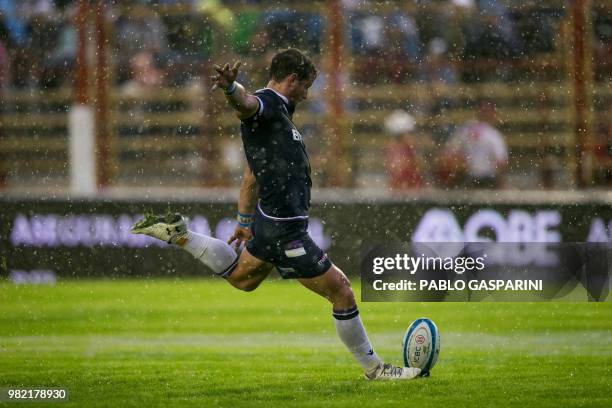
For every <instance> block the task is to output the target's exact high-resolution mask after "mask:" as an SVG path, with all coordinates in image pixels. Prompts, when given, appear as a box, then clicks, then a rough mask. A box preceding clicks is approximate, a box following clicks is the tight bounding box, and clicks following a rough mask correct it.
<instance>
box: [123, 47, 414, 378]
mask: <svg viewBox="0 0 612 408" xmlns="http://www.w3.org/2000/svg"><path fill="white" fill-rule="evenodd" d="M239 68H240V62H236V63H235V64H234V65H233V66H232V67H230V65H229V64H225V66H224V67H220V66H217V65H216V66H215V71H216V74H215V75H214V76H213V77H212V80H213V83H214V85H215V87H218V88H220V89H222V90H223V91H224V92H225V97H226V98H227V102H228V103H229V104H230V105H231V107H232V108H233V109H234V110H235V112H236V115H237V116H238V118H239V119H240V121H241V134H242V141H243V144H244V151H245V154H246V159H247V162H248V166H245V167H246V170H245V172H244V177H243V180H242V184H241V186H240V196H239V200H238V214H237V220H238V225H237V227H236V230H235V232H234V234H233V236H232V237H231V238H230V240H229V241H228V242H227V243H225V242H223V241H221V240H218V239H215V238H213V237H209V236H204V235H201V234H197V233H195V232H192V231H188V230H187V228H186V223H185V219H184V218H183V217H182V216H181V215H180V214H170V215H168V216H154V215H148V216H146V217H145V219H144V220H142V221H140V222H138V223H136V224H135V225H134V226H133V228H132V232H133V233H136V234H146V235H149V236H152V237H155V238H158V239H162V240H164V241H167V242H169V243H171V244H175V245H177V246H179V247H181V248H184V249H185V250H187V251H189V252H190V253H191V254H192V255H193V256H194V257H195V258H197V259H198V260H199V261H201V262H202V263H203V264H205V265H206V266H208V267H209V268H210V269H212V271H213V272H214V273H215V274H217V275H219V276H221V277H223V278H225V279H226V280H227V281H228V282H229V283H230V284H232V285H233V286H235V287H236V288H238V289H241V290H243V291H252V290H255V289H256V288H257V287H258V286H259V284H260V283H261V282H262V281H263V280H264V279H266V277H267V276H268V275H269V274H270V272H271V271H272V269H273V267H275V268H276V270H277V271H278V273H279V274H280V275H281V277H283V278H284V279H297V280H298V281H299V282H300V283H301V284H302V285H304V286H305V287H306V288H308V289H310V290H312V291H314V292H316V293H318V294H319V295H321V296H323V297H325V298H326V299H328V300H329V301H330V302H331V304H332V315H333V320H334V323H335V326H336V331H337V333H338V336H339V337H340V340H341V341H342V342H343V343H344V344H345V345H346V347H347V348H348V349H349V351H350V352H351V353H352V355H353V356H354V357H355V359H356V360H357V361H358V362H359V364H360V365H361V367H362V369H363V370H364V372H365V376H366V378H368V379H378V380H401V379H412V378H415V377H417V376H418V374H419V373H420V369H418V368H408V367H396V366H393V365H391V364H386V363H384V362H383V361H382V360H381V359H380V357H379V356H378V355H377V354H376V353H375V352H374V349H373V348H372V345H371V344H370V341H369V339H368V336H367V334H366V331H365V329H364V327H363V323H362V321H361V318H360V316H359V311H358V309H357V304H356V303H355V297H354V295H353V291H352V290H351V286H350V283H349V280H348V279H347V277H346V276H345V275H344V273H343V272H342V271H341V270H340V269H339V268H338V267H337V266H335V265H334V264H333V263H332V262H331V260H330V259H329V257H328V256H327V254H326V253H324V252H323V251H322V250H321V249H320V248H319V247H318V246H317V245H316V244H315V243H314V242H313V240H312V239H311V237H310V236H309V235H308V210H309V207H310V188H311V186H312V182H311V178H310V163H309V160H308V154H307V153H306V148H305V145H304V140H303V138H302V135H301V134H300V132H299V131H298V129H297V128H296V126H295V124H294V123H293V121H292V116H293V112H294V110H295V107H296V105H297V104H298V103H299V102H301V101H303V100H305V99H306V97H307V95H308V89H309V88H310V86H311V85H312V83H313V81H314V80H315V78H316V76H317V71H316V69H315V67H314V65H313V63H312V61H311V60H310V59H309V58H308V57H307V56H306V55H305V54H304V53H302V52H301V51H299V50H297V49H288V50H285V51H282V52H279V53H278V54H276V55H275V56H274V58H273V59H272V63H271V66H270V80H269V82H268V85H267V87H266V88H263V89H260V90H258V91H256V92H254V93H253V94H250V93H248V92H247V91H246V90H245V88H244V87H243V86H242V85H240V84H239V83H238V82H236V77H237V75H238V70H239ZM242 242H245V248H244V249H243V250H242V252H240V254H239V255H238V254H237V251H236V249H237V248H238V247H239V246H240V244H241V243H242ZM232 244H233V245H234V247H235V248H236V249H234V247H232Z"/></svg>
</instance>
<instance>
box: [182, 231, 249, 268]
mask: <svg viewBox="0 0 612 408" xmlns="http://www.w3.org/2000/svg"><path fill="white" fill-rule="evenodd" d="M186 239H187V241H186V242H185V243H184V244H183V245H181V248H183V249H184V250H186V251H187V252H189V253H190V254H191V255H193V256H194V257H195V258H196V259H197V260H199V261H200V262H202V263H203V264H204V265H206V266H208V267H209V268H210V269H212V270H213V272H214V273H215V274H217V275H219V276H222V277H224V278H225V277H227V276H229V274H230V273H231V272H232V271H233V270H234V267H235V266H236V264H237V263H238V255H237V254H236V251H234V248H232V247H231V246H230V245H228V244H226V243H225V242H223V241H221V240H220V239H216V238H213V237H207V236H206V235H202V234H198V233H197V232H192V231H187V237H186Z"/></svg>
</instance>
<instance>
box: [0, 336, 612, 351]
mask: <svg viewBox="0 0 612 408" xmlns="http://www.w3.org/2000/svg"><path fill="white" fill-rule="evenodd" d="M402 335H403V333H389V332H388V333H372V334H371V335H370V338H371V340H372V343H373V344H374V346H375V347H376V348H377V349H380V350H385V351H393V350H400V348H401V345H402ZM440 342H441V345H442V350H443V351H444V352H449V353H452V352H473V353H479V352H480V353H488V352H496V353H497V352H500V353H503V352H504V351H506V352H510V353H517V352H520V353H521V354H523V355H560V354H567V353H568V352H571V353H572V355H597V356H602V355H605V356H612V331H573V332H567V333H559V332H555V333H536V334H529V333H513V334H508V335H502V334H485V333H444V332H442V334H441V339H440ZM321 347H324V348H325V349H326V350H327V351H335V350H342V349H343V346H342V344H341V343H340V341H339V340H338V339H337V337H336V336H335V335H334V334H329V333H328V334H321V335H315V334H309V333H291V334H289V333H232V334H210V335H207V334H164V335H159V336H138V335H134V336H130V335H119V336H117V335H108V336H106V335H92V336H87V335H85V336H73V335H70V336H24V337H0V355H2V354H4V353H32V352H34V353H41V352H57V353H77V354H81V353H83V354H85V355H87V356H93V355H96V354H100V353H104V354H105V353H109V352H110V353H112V352H141V351H160V350H163V351H164V352H169V353H172V352H173V351H179V349H180V351H186V350H188V349H196V350H197V349H222V350H231V351H232V352H236V353H241V352H253V351H257V350H263V349H270V348H273V349H285V350H287V349H290V348H306V349H308V348H321Z"/></svg>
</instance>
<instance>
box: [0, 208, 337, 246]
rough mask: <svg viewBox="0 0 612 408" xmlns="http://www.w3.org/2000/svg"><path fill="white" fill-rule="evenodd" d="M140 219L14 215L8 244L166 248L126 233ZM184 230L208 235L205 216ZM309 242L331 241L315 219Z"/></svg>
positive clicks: (222, 230)
mask: <svg viewBox="0 0 612 408" xmlns="http://www.w3.org/2000/svg"><path fill="white" fill-rule="evenodd" d="M141 219H142V215H129V214H120V215H118V216H112V215H109V214H87V215H85V214H83V215H60V214H34V215H32V216H30V217H28V216H26V215H24V214H17V216H15V219H14V221H13V228H12V229H11V233H10V242H11V244H12V245H13V246H14V247H17V246H29V247H37V248H40V247H49V248H54V247H62V246H63V247H76V246H84V247H92V246H110V247H128V248H145V247H150V246H159V247H164V248H165V247H169V245H168V244H167V243H165V242H163V241H160V240H158V239H154V238H151V237H148V236H146V235H137V234H132V233H130V228H131V227H132V225H133V224H134V223H135V222H136V221H139V220H141ZM235 224H236V222H235V220H233V219H229V218H224V219H223V220H221V221H220V222H219V223H218V224H217V227H216V228H215V236H216V237H218V238H219V239H221V240H223V241H227V239H228V238H229V237H230V236H231V234H232V233H233V231H234V227H235ZM188 228H189V230H191V231H193V232H197V233H199V234H204V235H209V236H210V235H211V228H210V224H209V222H208V220H207V219H206V217H203V216H201V215H195V216H193V217H191V218H189V219H188ZM309 228H310V233H311V236H312V239H313V240H314V241H315V242H316V243H317V245H319V247H320V248H321V249H323V250H326V249H328V248H329V246H330V243H331V239H330V238H329V237H328V236H326V235H325V234H324V231H323V224H322V222H321V220H319V219H318V218H311V219H310V225H309Z"/></svg>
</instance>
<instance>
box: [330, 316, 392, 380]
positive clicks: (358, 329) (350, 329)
mask: <svg viewBox="0 0 612 408" xmlns="http://www.w3.org/2000/svg"><path fill="white" fill-rule="evenodd" d="M333 316H334V322H335V323H336V332H337V333H338V336H339V337H340V340H342V342H343V343H344V345H345V346H346V348H348V349H349V351H350V352H351V354H353V356H354V357H355V359H356V360H357V361H358V362H359V364H360V365H361V367H362V368H363V370H364V371H365V372H366V373H367V372H370V371H372V370H373V369H375V368H376V367H377V366H378V365H379V364H382V360H381V359H380V358H379V357H378V355H376V353H375V352H374V349H373V348H372V345H371V344H370V340H369V339H368V335H367V334H366V331H365V328H364V327H363V323H362V322H361V318H360V317H359V310H357V306H355V307H354V308H353V309H349V310H343V311H334V312H333Z"/></svg>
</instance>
